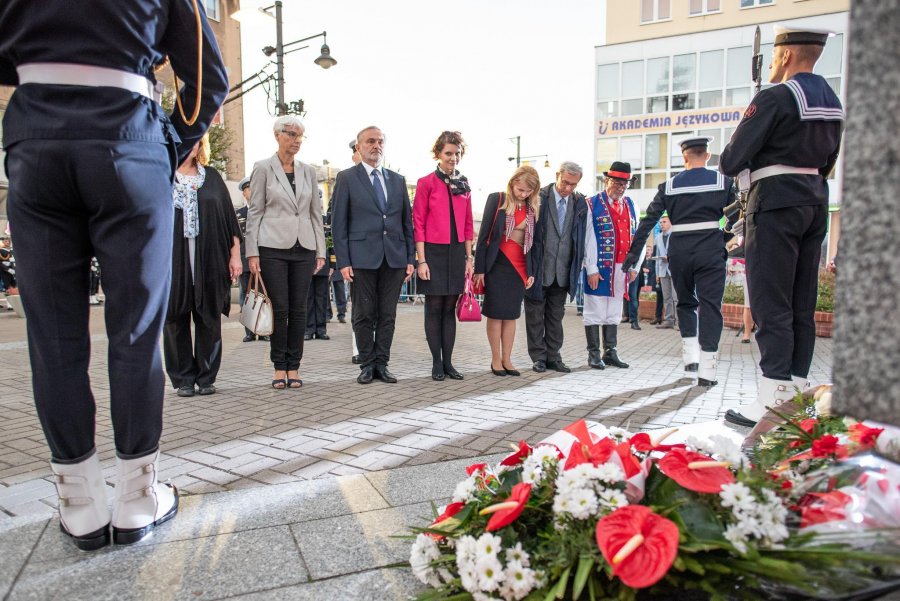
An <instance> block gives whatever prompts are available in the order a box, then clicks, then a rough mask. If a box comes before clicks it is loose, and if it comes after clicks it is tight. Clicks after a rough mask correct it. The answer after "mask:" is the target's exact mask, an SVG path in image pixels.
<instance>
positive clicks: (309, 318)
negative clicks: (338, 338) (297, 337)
mask: <svg viewBox="0 0 900 601" xmlns="http://www.w3.org/2000/svg"><path fill="white" fill-rule="evenodd" d="M330 287H331V286H330V283H329V280H328V278H327V277H316V276H313V278H312V279H311V280H310V282H309V294H307V295H306V333H307V334H316V335H322V334H325V333H326V329H327V326H326V321H327V318H326V317H325V312H326V309H327V307H328V304H329V303H328V289H329V288H330Z"/></svg>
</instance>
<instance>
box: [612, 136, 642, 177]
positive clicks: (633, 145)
mask: <svg viewBox="0 0 900 601" xmlns="http://www.w3.org/2000/svg"><path fill="white" fill-rule="evenodd" d="M620 155H621V157H620V158H619V159H618V160H620V161H625V162H626V163H631V168H632V169H640V168H641V167H642V166H643V164H644V161H643V159H642V157H641V136H627V137H623V138H622V142H621V149H620Z"/></svg>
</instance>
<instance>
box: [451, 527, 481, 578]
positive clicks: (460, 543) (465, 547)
mask: <svg viewBox="0 0 900 601" xmlns="http://www.w3.org/2000/svg"><path fill="white" fill-rule="evenodd" d="M477 546H478V542H477V541H476V540H475V537H473V536H469V535H464V536H461V537H459V539H458V540H457V541H456V565H457V566H459V569H460V570H461V569H462V568H463V566H465V565H468V564H474V563H475V560H476V559H478V549H477Z"/></svg>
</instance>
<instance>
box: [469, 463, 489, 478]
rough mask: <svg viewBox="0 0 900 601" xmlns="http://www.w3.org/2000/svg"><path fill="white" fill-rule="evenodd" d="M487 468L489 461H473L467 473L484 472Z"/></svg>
mask: <svg viewBox="0 0 900 601" xmlns="http://www.w3.org/2000/svg"><path fill="white" fill-rule="evenodd" d="M486 469H487V463H473V464H472V465H470V466H469V467H467V468H466V475H467V476H471V475H472V474H475V473H477V472H483V471H484V470H486Z"/></svg>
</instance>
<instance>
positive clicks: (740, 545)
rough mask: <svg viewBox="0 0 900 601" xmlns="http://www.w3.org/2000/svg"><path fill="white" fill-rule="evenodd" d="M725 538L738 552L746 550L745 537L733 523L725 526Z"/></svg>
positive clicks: (742, 552)
mask: <svg viewBox="0 0 900 601" xmlns="http://www.w3.org/2000/svg"><path fill="white" fill-rule="evenodd" d="M725 539H726V540H727V541H728V542H730V543H731V544H732V545H734V548H735V549H737V551H738V553H741V554H744V553H746V552H747V537H746V536H745V535H744V533H743V532H742V531H741V530H740V528H737V527H736V526H734V525H731V526H728V527H727V528H725Z"/></svg>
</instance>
